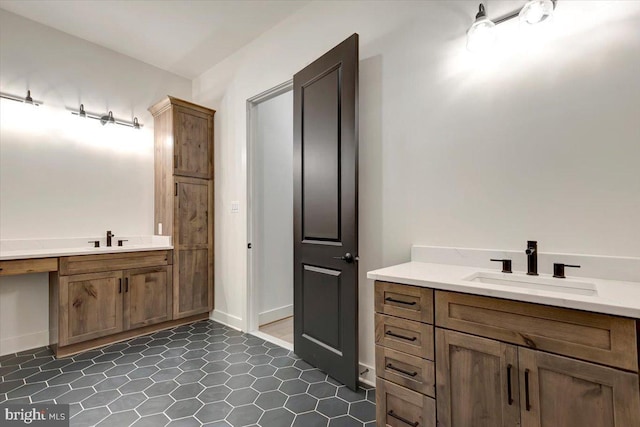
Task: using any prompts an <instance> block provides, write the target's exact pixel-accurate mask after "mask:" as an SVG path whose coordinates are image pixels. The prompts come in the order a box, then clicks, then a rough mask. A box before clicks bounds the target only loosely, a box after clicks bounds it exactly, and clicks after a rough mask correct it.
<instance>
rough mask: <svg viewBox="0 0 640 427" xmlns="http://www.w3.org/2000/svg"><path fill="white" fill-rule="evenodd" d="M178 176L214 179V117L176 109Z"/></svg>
mask: <svg viewBox="0 0 640 427" xmlns="http://www.w3.org/2000/svg"><path fill="white" fill-rule="evenodd" d="M173 120H174V135H175V146H174V147H175V148H174V150H175V152H174V157H175V160H174V174H175V175H181V176H190V177H194V178H205V179H210V178H213V176H212V173H211V172H212V170H213V155H212V154H213V116H212V115H211V114H207V113H204V112H200V111H196V110H192V109H189V108H184V107H181V106H176V107H174V110H173Z"/></svg>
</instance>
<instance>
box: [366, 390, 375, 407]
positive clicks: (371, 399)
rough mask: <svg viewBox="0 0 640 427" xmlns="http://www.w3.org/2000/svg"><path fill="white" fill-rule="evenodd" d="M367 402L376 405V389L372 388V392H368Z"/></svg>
mask: <svg viewBox="0 0 640 427" xmlns="http://www.w3.org/2000/svg"><path fill="white" fill-rule="evenodd" d="M367 400H368V401H369V402H373V403H376V389H375V388H372V389H371V390H367Z"/></svg>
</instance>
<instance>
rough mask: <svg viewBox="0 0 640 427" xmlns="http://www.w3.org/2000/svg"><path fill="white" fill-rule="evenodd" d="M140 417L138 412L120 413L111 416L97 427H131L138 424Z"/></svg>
mask: <svg viewBox="0 0 640 427" xmlns="http://www.w3.org/2000/svg"><path fill="white" fill-rule="evenodd" d="M139 418H140V416H139V415H138V414H136V411H126V412H119V413H117V414H111V415H109V416H108V417H107V418H105V419H104V420H102V421H101V422H100V424H98V426H97V427H116V426H122V427H124V426H130V425H131V424H133V423H134V422H136V421H137V420H138V419H139Z"/></svg>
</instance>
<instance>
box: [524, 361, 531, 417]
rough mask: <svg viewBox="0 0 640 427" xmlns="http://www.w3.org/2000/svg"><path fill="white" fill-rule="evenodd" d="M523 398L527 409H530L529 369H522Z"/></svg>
mask: <svg viewBox="0 0 640 427" xmlns="http://www.w3.org/2000/svg"><path fill="white" fill-rule="evenodd" d="M524 400H525V403H526V406H527V411H530V410H531V402H530V400H529V370H528V369H525V370H524Z"/></svg>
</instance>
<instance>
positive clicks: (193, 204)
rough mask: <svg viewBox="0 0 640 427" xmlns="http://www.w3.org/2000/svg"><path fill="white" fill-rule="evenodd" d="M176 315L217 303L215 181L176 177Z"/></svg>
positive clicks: (180, 315)
mask: <svg viewBox="0 0 640 427" xmlns="http://www.w3.org/2000/svg"><path fill="white" fill-rule="evenodd" d="M175 179H176V186H177V187H176V188H177V191H176V194H177V195H176V202H175V219H174V227H175V230H174V263H173V264H174V273H173V274H174V283H175V285H174V288H173V289H174V294H173V301H174V303H173V318H174V319H178V318H181V317H187V316H191V315H194V314H199V313H205V312H207V311H210V310H211V308H212V306H213V217H212V213H213V189H212V181H207V180H201V179H193V178H183V177H176V178H175Z"/></svg>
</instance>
